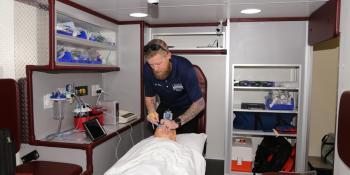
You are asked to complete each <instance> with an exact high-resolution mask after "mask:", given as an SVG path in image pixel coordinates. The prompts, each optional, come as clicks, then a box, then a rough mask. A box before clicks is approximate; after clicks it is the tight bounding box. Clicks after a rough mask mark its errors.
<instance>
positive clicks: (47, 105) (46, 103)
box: [43, 94, 53, 109]
mask: <svg viewBox="0 0 350 175" xmlns="http://www.w3.org/2000/svg"><path fill="white" fill-rule="evenodd" d="M50 96H51V94H46V95H44V97H43V103H44V109H49V108H53V101H52V100H51V99H50Z"/></svg>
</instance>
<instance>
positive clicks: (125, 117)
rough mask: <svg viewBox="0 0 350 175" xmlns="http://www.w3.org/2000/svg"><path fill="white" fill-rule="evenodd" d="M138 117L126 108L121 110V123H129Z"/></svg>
mask: <svg viewBox="0 0 350 175" xmlns="http://www.w3.org/2000/svg"><path fill="white" fill-rule="evenodd" d="M135 119H137V115H136V114H134V113H131V112H129V111H125V110H119V123H127V122H130V121H131V120H135Z"/></svg>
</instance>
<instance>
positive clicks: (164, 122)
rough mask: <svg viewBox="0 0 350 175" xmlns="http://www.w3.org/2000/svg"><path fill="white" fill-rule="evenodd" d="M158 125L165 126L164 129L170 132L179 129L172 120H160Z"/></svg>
mask: <svg viewBox="0 0 350 175" xmlns="http://www.w3.org/2000/svg"><path fill="white" fill-rule="evenodd" d="M160 124H161V125H163V126H165V128H167V129H169V130H171V129H177V128H178V127H179V125H178V124H177V123H176V122H175V121H174V120H165V119H162V120H161V121H160Z"/></svg>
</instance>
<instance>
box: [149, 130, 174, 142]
mask: <svg viewBox="0 0 350 175" xmlns="http://www.w3.org/2000/svg"><path fill="white" fill-rule="evenodd" d="M154 136H155V137H160V138H167V139H170V140H173V141H176V130H168V129H166V128H165V127H160V128H157V129H156V131H155V132H154Z"/></svg>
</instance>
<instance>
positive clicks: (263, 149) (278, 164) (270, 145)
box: [253, 136, 292, 174]
mask: <svg viewBox="0 0 350 175" xmlns="http://www.w3.org/2000/svg"><path fill="white" fill-rule="evenodd" d="M291 151H292V146H291V144H290V143H289V142H288V141H287V140H286V139H285V138H284V137H275V136H266V137H264V139H263V140H262V142H261V143H260V145H259V146H258V149H257V150H256V154H255V161H254V168H253V173H254V174H255V173H264V172H277V171H280V170H281V169H282V168H283V166H284V164H285V163H286V161H287V160H288V157H289V155H290V153H291Z"/></svg>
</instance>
